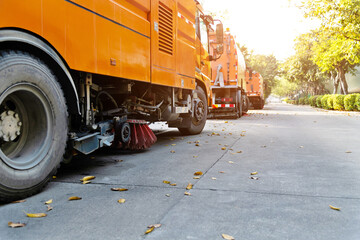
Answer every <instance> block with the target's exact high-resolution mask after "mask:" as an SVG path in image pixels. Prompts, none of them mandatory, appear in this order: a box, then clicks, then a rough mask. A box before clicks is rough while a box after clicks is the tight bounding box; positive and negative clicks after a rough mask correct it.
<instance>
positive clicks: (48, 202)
mask: <svg viewBox="0 0 360 240" xmlns="http://www.w3.org/2000/svg"><path fill="white" fill-rule="evenodd" d="M52 202H53V200H52V199H50V200H48V201H46V202H45V204H51V203H52Z"/></svg>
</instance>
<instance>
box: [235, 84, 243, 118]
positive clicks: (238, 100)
mask: <svg viewBox="0 0 360 240" xmlns="http://www.w3.org/2000/svg"><path fill="white" fill-rule="evenodd" d="M242 99H243V97H242V94H241V90H237V91H236V113H237V117H238V118H241V116H242V112H243V101H242Z"/></svg>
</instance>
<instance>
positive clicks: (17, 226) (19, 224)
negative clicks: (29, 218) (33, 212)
mask: <svg viewBox="0 0 360 240" xmlns="http://www.w3.org/2000/svg"><path fill="white" fill-rule="evenodd" d="M8 226H9V227H12V228H19V227H25V226H26V223H19V222H17V223H14V222H8Z"/></svg>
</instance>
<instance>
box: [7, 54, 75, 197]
mask: <svg viewBox="0 0 360 240" xmlns="http://www.w3.org/2000/svg"><path fill="white" fill-rule="evenodd" d="M67 131H68V126H67V108H66V102H65V98H64V95H63V92H62V90H61V87H60V85H59V83H58V82H57V80H56V77H55V76H54V75H53V73H52V72H51V71H50V69H49V68H48V66H47V65H45V63H43V62H42V61H40V60H39V59H37V58H36V57H34V56H32V55H30V54H28V53H24V52H18V51H16V52H15V51H0V201H12V200H16V199H20V198H25V197H27V196H29V195H32V194H35V193H37V192H38V191H40V190H41V189H42V188H43V187H44V186H45V184H46V183H47V182H48V180H49V179H50V177H51V176H52V175H53V174H54V173H55V171H56V169H57V167H58V165H59V163H60V161H61V160H62V156H63V154H64V151H65V144H66V141H67Z"/></svg>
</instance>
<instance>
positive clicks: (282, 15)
mask: <svg viewBox="0 0 360 240" xmlns="http://www.w3.org/2000/svg"><path fill="white" fill-rule="evenodd" d="M200 2H202V5H203V7H204V10H205V12H206V11H210V12H215V13H218V12H219V11H220V12H223V11H226V10H227V11H228V14H227V16H228V19H227V20H225V21H223V23H224V27H225V28H227V27H229V28H230V32H232V33H233V34H234V35H235V36H236V40H237V42H239V43H240V44H241V45H244V44H245V45H246V46H247V47H248V48H249V49H253V50H254V51H255V53H256V54H274V55H275V57H276V58H277V59H278V60H285V59H286V58H287V57H289V56H291V55H292V54H293V53H294V52H293V44H294V39H295V38H296V37H297V36H298V35H299V34H301V33H305V32H308V31H309V30H310V29H311V25H312V24H313V23H312V22H311V21H310V20H304V18H303V16H302V12H301V10H299V9H298V8H296V7H295V6H294V5H295V4H296V3H301V0H236V1H235V0H220V1H219V0H203V1H200Z"/></svg>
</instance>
